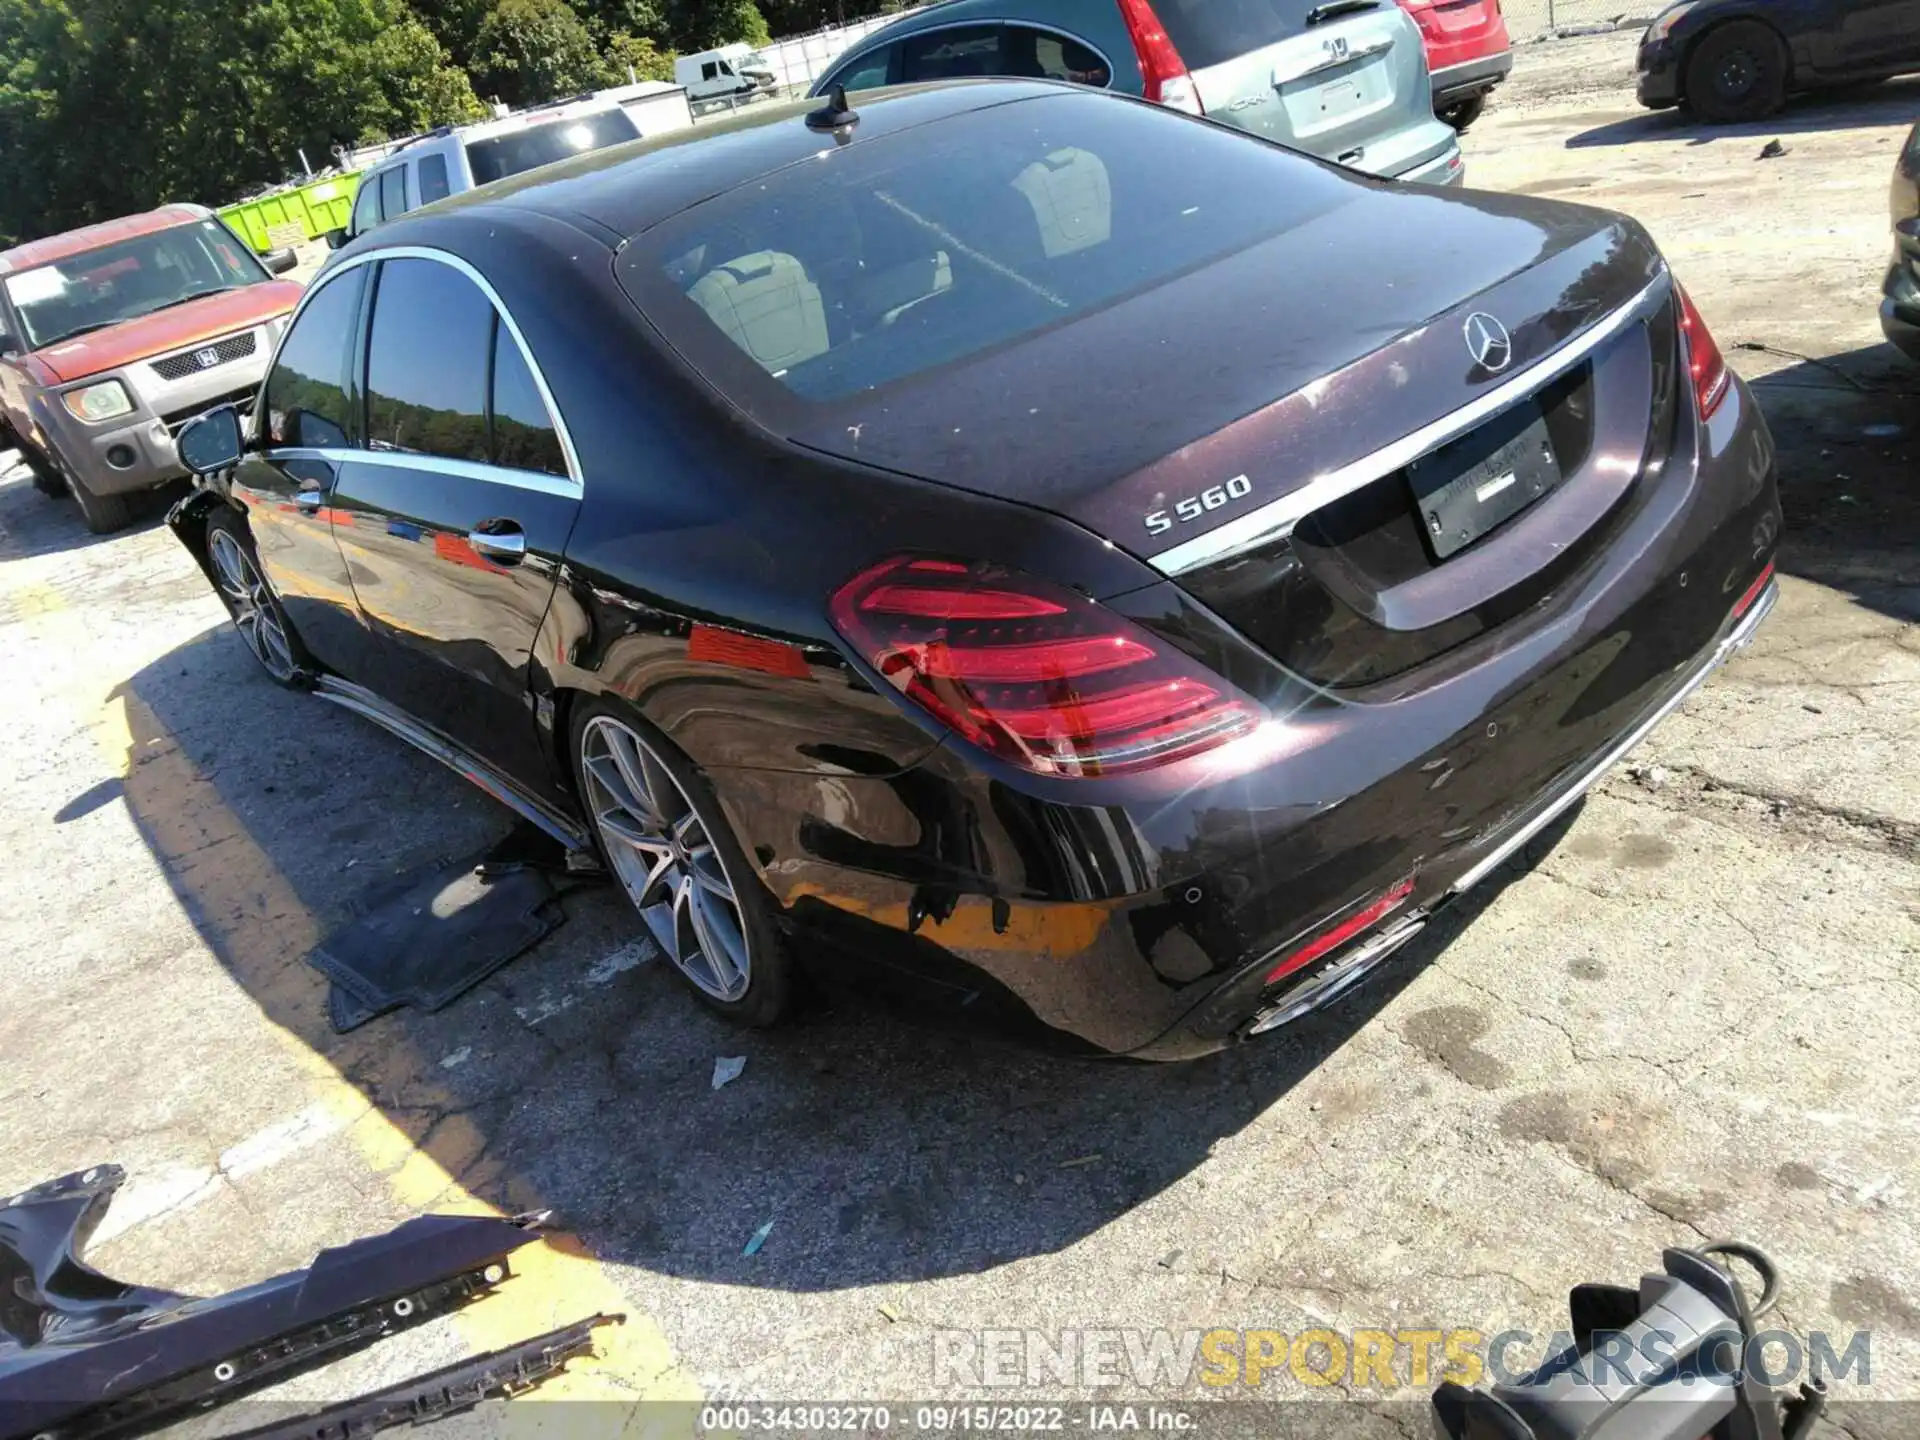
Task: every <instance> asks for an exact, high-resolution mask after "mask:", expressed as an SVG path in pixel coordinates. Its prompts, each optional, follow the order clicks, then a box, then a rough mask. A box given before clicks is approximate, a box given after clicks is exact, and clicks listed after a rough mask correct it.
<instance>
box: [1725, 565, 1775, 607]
mask: <svg viewBox="0 0 1920 1440" xmlns="http://www.w3.org/2000/svg"><path fill="white" fill-rule="evenodd" d="M1771 579H1773V561H1771V560H1769V561H1767V565H1766V568H1765V569H1764V570H1762V571H1761V572H1760V574H1759V575H1758V576H1757V577H1756V578H1755V580H1754V582H1753V583H1752V584H1751V585H1749V586H1748V587H1747V593H1746V594H1744V595H1742V596H1741V597H1740V598H1739V599H1738V600H1736V601H1734V602H1733V618H1734V619H1736V620H1738V619H1739V618H1740V617H1741V616H1742V615H1744V614H1746V613H1747V611H1749V610H1751V609H1752V608H1753V602H1754V601H1756V600H1758V599H1759V598H1760V592H1761V591H1762V590H1765V589H1766V588H1767V582H1768V581H1769V580H1771Z"/></svg>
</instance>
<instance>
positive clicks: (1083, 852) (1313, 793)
mask: <svg viewBox="0 0 1920 1440" xmlns="http://www.w3.org/2000/svg"><path fill="white" fill-rule="evenodd" d="M1696 429H1698V427H1696ZM1696 439H1697V441H1698V443H1697V444H1696V445H1694V446H1690V447H1685V448H1683V449H1679V450H1676V453H1675V457H1674V458H1673V459H1672V460H1671V461H1670V462H1669V463H1668V464H1667V466H1666V467H1665V468H1664V469H1663V470H1661V471H1658V472H1655V473H1652V474H1649V475H1647V476H1645V477H1643V478H1642V479H1641V480H1640V481H1639V482H1637V483H1638V484H1639V485H1642V486H1645V487H1648V488H1647V490H1646V492H1645V495H1644V501H1643V503H1641V504H1640V505H1639V508H1638V509H1637V510H1636V511H1635V512H1634V514H1633V517H1632V519H1631V520H1629V521H1628V522H1626V524H1625V526H1624V528H1623V529H1622V530H1621V531H1620V532H1619V533H1618V534H1617V535H1616V536H1615V537H1614V538H1613V539H1612V540H1610V541H1609V543H1608V546H1607V548H1606V549H1605V550H1604V551H1603V552H1602V553H1601V554H1600V555H1599V556H1597V557H1596V558H1595V559H1594V561H1593V563H1592V564H1591V565H1590V566H1588V567H1587V568H1585V569H1583V570H1582V571H1580V572H1579V573H1578V574H1577V575H1576V576H1574V577H1571V578H1569V580H1568V581H1567V582H1566V583H1565V586H1564V587H1563V593H1564V595H1565V597H1566V598H1565V599H1564V601H1560V600H1556V602H1555V608H1554V612H1553V615H1552V618H1551V619H1549V620H1545V621H1542V622H1541V623H1539V624H1537V625H1531V626H1530V627H1529V628H1527V629H1525V630H1523V631H1519V632H1513V633H1502V632H1498V631H1496V632H1490V633H1489V634H1487V635H1486V636H1484V637H1482V638H1483V640H1484V642H1485V643H1484V644H1480V643H1478V642H1476V643H1475V644H1472V645H1469V646H1468V647H1465V648H1464V649H1463V650H1462V651H1461V652H1458V653H1456V654H1454V655H1452V656H1450V657H1449V658H1448V660H1447V662H1446V663H1445V664H1443V665H1440V666H1438V668H1439V669H1441V670H1443V671H1444V672H1445V673H1444V674H1443V675H1441V676H1440V677H1439V678H1436V679H1434V680H1433V681H1431V683H1425V684H1423V685H1422V686H1421V687H1418V688H1413V689H1406V688H1404V687H1403V688H1401V689H1398V690H1396V691H1395V692H1394V693H1392V694H1391V695H1386V696H1383V697H1381V698H1376V699H1369V700H1365V701H1362V700H1359V699H1354V700H1336V699H1331V698H1323V699H1322V700H1320V701H1318V702H1316V703H1315V704H1313V705H1310V706H1302V707H1300V708H1299V709H1297V710H1293V711H1290V712H1288V713H1286V714H1285V715H1284V716H1283V717H1282V718H1278V719H1276V720H1274V721H1272V722H1270V724H1269V726H1268V727H1266V728H1265V729H1263V730H1262V731H1261V732H1257V733H1256V735H1255V736H1252V737H1249V741H1248V742H1247V743H1248V745H1249V747H1250V749H1249V751H1247V752H1243V753H1242V754H1241V755H1239V756H1232V755H1230V752H1229V751H1223V752H1219V754H1218V756H1217V757H1215V758H1213V759H1209V757H1200V760H1199V761H1197V762H1193V763H1192V765H1191V767H1190V768H1189V767H1187V766H1172V767H1168V769H1167V771H1165V772H1155V773H1154V774H1153V775H1152V776H1151V777H1147V776H1140V777H1121V778H1117V779H1114V780H1111V781H1080V782H1073V781H1065V782H1054V783H1053V784H1051V785H1044V784H1039V783H1036V782H1032V781H1031V780H1028V779H1024V778H1022V777H1020V776H1018V775H1015V774H1014V773H1012V772H1010V771H1007V770H1005V769H1002V768H997V767H996V766H995V765H994V764H993V763H992V762H990V761H987V760H985V759H984V757H979V756H968V757H963V756H962V755H961V754H959V753H957V750H956V749H955V747H953V746H952V745H947V746H943V747H941V748H940V749H938V750H936V751H935V752H934V753H933V754H932V755H931V756H929V757H928V758H927V759H926V760H924V761H922V762H921V763H920V764H919V765H917V766H915V767H913V768H912V769H910V770H908V771H906V772H903V773H899V774H893V775H887V776H872V777H869V776H858V775H844V774H842V775H832V776H825V775H817V774H800V773H786V772H765V771H745V770H739V771H727V770H724V769H722V770H717V771H715V772H713V775H712V778H713V780H714V784H715V788H716V791H717V792H718V794H719V797H720V799H721V802H722V803H723V805H725V807H726V809H727V811H728V813H729V815H730V817H731V819H732V820H733V822H734V824H735V826H736V829H737V831H738V833H739V835H740V838H741V840H742V843H743V848H744V849H745V850H746V851H747V853H749V854H751V855H754V856H756V857H757V859H758V861H759V863H760V867H761V873H762V878H763V880H764V881H765V883H766V885H767V888H768V890H769V891H770V892H771V893H772V895H773V897H774V899H775V901H776V902H777V904H778V905H779V907H780V911H781V913H782V916H783V919H784V923H785V925H786V926H787V927H788V929H789V930H790V931H791V932H792V934H793V935H794V937H795V939H796V941H797V944H796V946H795V949H796V953H798V954H799V955H800V956H801V957H802V958H803V959H804V960H805V961H807V962H810V963H812V964H813V965H814V966H815V967H816V968H817V969H819V970H820V971H821V972H822V973H823V974H824V975H825V976H826V977H827V978H829V979H839V980H841V981H842V982H844V983H846V984H847V985H849V986H850V987H851V988H853V989H855V990H857V991H859V992H861V993H863V994H865V995H869V996H874V997H880V998H884V999H887V1000H889V1001H891V1002H893V1003H894V1004H895V1005H896V1006H897V1007H898V1008H901V1009H903V1010H905V1011H906V1012H907V1013H908V1014H909V1015H911V1016H913V1017H915V1018H918V1019H921V1020H930V1021H934V1022H937V1023H946V1024H950V1025H955V1026H960V1027H964V1028H968V1029H986V1030H988V1031H991V1032H993V1033H996V1034H998V1035H1000V1036H1002V1037H1005V1038H1011V1039H1015V1040H1018V1041H1020V1042H1022V1043H1029V1044H1036V1045H1040V1046H1044V1047H1047V1048H1051V1049H1054V1050H1057V1051H1063V1052H1067V1053H1074V1054H1082V1055H1093V1056H1122V1055H1124V1056H1129V1057H1133V1058H1139V1059H1153V1060H1174V1059H1182V1058H1188V1057H1192V1056H1196V1055H1201V1054H1204V1053H1207V1052H1209V1051H1212V1050H1217V1049H1220V1048H1222V1047H1225V1046H1227V1045H1230V1044H1233V1043H1234V1042H1235V1041H1236V1040H1238V1039H1241V1038H1243V1037H1245V1036H1246V1035H1247V1034H1249V1033H1250V1032H1251V1031H1252V1030H1253V1029H1254V1027H1255V1026H1256V1024H1258V1023H1259V1022H1260V1020H1261V1019H1262V1018H1265V1019H1267V1020H1269V1021H1273V1020H1274V1019H1275V1018H1276V1017H1278V1018H1287V1015H1286V1012H1287V1011H1288V1010H1289V1009H1290V1008H1297V1007H1298V1006H1299V1004H1300V1002H1302V1001H1303V1000H1305V1001H1311V1002H1313V1003H1315V1004H1318V1003H1324V1001H1325V1000H1326V999H1328V998H1330V996H1331V994H1332V993H1337V991H1338V989H1341V988H1345V986H1346V985H1349V984H1351V983H1353V982H1354V981H1355V980H1357V979H1358V973H1353V972H1356V971H1358V972H1361V973H1363V972H1364V970H1365V969H1366V968H1368V962H1371V961H1374V960H1382V959H1384V958H1385V955H1386V954H1387V953H1390V952H1391V949H1392V948H1393V945H1394V944H1395V943H1397V942H1398V941H1399V940H1401V939H1404V938H1405V934H1403V933H1401V932H1400V931H1399V930H1398V929H1396V927H1398V926H1405V925H1407V924H1408V923H1409V922H1410V921H1417V920H1419V919H1421V918H1422V917H1423V916H1425V915H1427V914H1430V913H1432V912H1433V911H1435V910H1437V909H1438V908H1439V907H1440V906H1441V905H1443V904H1445V903H1448V902H1449V901H1450V900H1451V899H1452V898H1453V897H1455V896H1457V895H1458V894H1459V893H1461V892H1462V891H1463V890H1465V889H1467V888H1468V887H1470V886H1471V885H1474V884H1477V883H1479V882H1480V881H1481V880H1482V879H1484V878H1485V877H1486V875H1487V874H1488V873H1489V872H1490V871H1491V870H1492V869H1493V868H1494V867H1495V866H1497V865H1498V864H1499V863H1500V861H1501V860H1502V859H1504V858H1505V856H1506V855H1507V854H1508V853H1510V852H1511V851H1512V850H1513V849H1514V848H1515V847H1517V846H1519V845H1521V844H1524V843H1525V841H1526V840H1527V839H1528V838H1529V837H1530V836H1531V835H1533V834H1535V833H1537V832H1538V831H1539V830H1540V829H1541V828H1542V827H1544V826H1545V825H1547V824H1549V823H1550V822H1551V821H1552V819H1553V818H1554V817H1555V816H1556V815H1557V814H1560V813H1561V812H1563V811H1564V810H1565V809H1566V808H1567V807H1569V806H1571V805H1572V804H1573V803H1574V801H1575V800H1576V799H1577V798H1578V797H1579V795H1580V794H1581V793H1583V792H1584V791H1585V790H1586V789H1587V788H1589V787H1590V786H1591V785H1593V784H1594V783H1595V781H1596V780H1597V779H1598V778H1599V776H1600V775H1602V774H1603V773H1604V772H1605V771H1606V769H1607V768H1608V767H1609V766H1611V765H1612V764H1614V763H1615V762H1616V761H1617V760H1618V759H1619V758H1620V757H1621V756H1622V755H1624V754H1625V753H1626V752H1627V751H1628V750H1630V749H1631V748H1632V747H1633V746H1634V745H1635V744H1637V743H1638V742H1639V741H1640V740H1641V739H1642V738H1643V737H1644V735H1645V734H1646V733H1647V732H1648V731H1649V730H1650V729H1651V728H1652V727H1653V726H1654V725H1655V724H1657V723H1658V721H1659V720H1660V719H1661V718H1662V717H1663V716H1664V715H1666V714H1667V713H1669V712H1670V711H1671V710H1672V709H1673V708H1674V707H1675V706H1677V705H1678V704H1679V703H1680V702H1681V701H1682V700H1684V699H1685V697H1686V695H1687V694H1689V693H1691V691H1692V690H1693V689H1694V688H1696V687H1697V686H1698V685H1699V684H1700V683H1701V682H1702V681H1704V679H1705V678H1706V676H1707V675H1708V674H1710V673H1711V671H1712V670H1713V668H1714V667H1715V666H1716V665H1718V664H1719V663H1720V662H1721V661H1722V660H1724V659H1725V658H1726V656H1727V655H1729V654H1730V653H1732V651H1733V649H1735V648H1736V647H1737V646H1738V645H1740V644H1743V643H1745V641H1746V640H1747V639H1748V638H1749V637H1750V636H1751V635H1752V633H1753V631H1754V630H1755V629H1756V628H1757V627H1758V625H1759V624H1760V621H1761V618H1762V617H1763V616H1764V613H1765V611H1766V609H1767V608H1768V607H1769V606H1771V604H1772V603H1773V602H1772V593H1773V592H1772V591H1771V590H1770V589H1768V590H1765V591H1763V592H1762V593H1761V594H1760V595H1759V596H1758V597H1757V598H1756V599H1755V600H1754V601H1753V602H1752V604H1751V607H1750V608H1748V609H1747V610H1745V611H1744V613H1743V614H1742V615H1740V616H1738V617H1736V616H1734V615H1733V614H1732V612H1733V610H1734V608H1735V606H1736V604H1737V602H1739V601H1740V599H1741V597H1742V596H1743V594H1745V593H1746V592H1747V591H1748V590H1749V589H1750V588H1751V587H1753V585H1754V583H1755V580H1756V578H1757V577H1758V576H1759V575H1760V574H1761V573H1762V571H1763V569H1764V567H1765V566H1766V565H1767V563H1768V562H1769V561H1770V560H1771V558H1772V551H1773V547H1774V544H1775V541H1776V538H1777V536H1778V531H1779V523H1780V511H1779V501H1778V497H1777V494H1776V490H1775V485H1774V478H1773V451H1772V443H1771V439H1770V437H1769V436H1768V434H1767V431H1766V427H1765V424H1764V422H1763V421H1762V420H1761V418H1760V415H1759V412H1758V410H1757V408H1756V407H1755V406H1754V404H1753V401H1752V398H1751V396H1750V395H1749V394H1748V393H1747V391H1746V390H1745V388H1744V386H1742V385H1740V384H1739V383H1738V382H1737V381H1736V382H1735V384H1734V388H1733V390H1732V392H1731V393H1730V395H1729V397H1728V399H1727V401H1726V402H1725V403H1724V404H1723V405H1722V407H1721V409H1720V411H1719V413H1718V414H1717V415H1716V416H1715V418H1714V420H1713V422H1712V424H1711V425H1710V426H1708V427H1705V428H1704V431H1701V432H1700V433H1698V434H1697V436H1696ZM1152 588H1153V589H1155V590H1159V589H1160V588H1161V587H1152ZM1168 588H1170V582H1169V586H1168ZM1145 593H1146V592H1142V594H1145ZM1112 603H1118V601H1117V600H1116V601H1115V602H1112ZM1230 749H1231V747H1230ZM1249 756H1251V757H1253V758H1249ZM1219 757H1228V758H1219ZM1409 879H1411V880H1412V882H1413V883H1412V888H1411V890H1410V891H1409V892H1408V893H1407V894H1406V896H1405V897H1404V900H1403V902H1402V903H1401V904H1400V905H1399V906H1398V907H1396V908H1394V909H1393V910H1392V911H1390V912H1389V913H1387V914H1385V915H1383V916H1382V917H1381V918H1380V919H1379V920H1378V921H1377V922H1375V923H1374V924H1373V925H1372V926H1371V927H1362V928H1359V929H1357V930H1355V931H1354V933H1353V934H1352V935H1350V936H1349V937H1347V939H1346V941H1345V942H1344V943H1343V945H1341V946H1338V947H1334V948H1331V949H1329V950H1328V951H1327V952H1326V953H1325V954H1324V955H1322V956H1321V957H1320V958H1319V959H1317V960H1316V961H1314V962H1313V963H1311V964H1308V965H1305V966H1303V967H1302V968H1301V969H1299V970H1298V971H1297V972H1295V973H1292V974H1289V975H1288V976H1286V977H1285V979H1284V980H1283V981H1282V982H1280V984H1278V985H1275V986H1270V985H1269V984H1268V983H1267V979H1266V977H1267V974H1268V972H1269V971H1270V970H1271V969H1272V968H1273V966H1274V965H1275V963H1276V960H1277V959H1279V958H1281V957H1285V956H1288V955H1291V954H1294V953H1295V952H1297V951H1298V950H1299V949H1300V948H1301V947H1302V946H1303V945H1304V944H1305V943H1306V942H1307V941H1309V940H1311V939H1312V938H1313V937H1315V936H1318V935H1321V934H1322V933H1324V932H1325V931H1326V930H1327V929H1328V927H1329V926H1332V925H1334V924H1337V923H1338V922H1340V921H1341V920H1342V919H1343V917H1347V916H1350V915H1353V914H1355V913H1356V912H1358V911H1360V910H1362V909H1363V908H1364V907H1365V906H1366V905H1367V903H1368V902H1369V901H1370V900H1372V899H1374V898H1375V897H1377V896H1380V895H1382V894H1383V893H1385V892H1388V891H1389V890H1391V889H1393V888H1394V887H1396V886H1397V885H1398V884H1400V883H1402V882H1405V881H1407V880H1409ZM1407 933H1411V932H1407ZM1356 956H1360V957H1362V958H1361V959H1360V960H1358V961H1356V959H1355V957H1356ZM1316 986H1317V987H1321V990H1320V992H1319V993H1317V994H1316V993H1315V991H1314V990H1313V989H1312V988H1310V987H1316Z"/></svg>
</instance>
